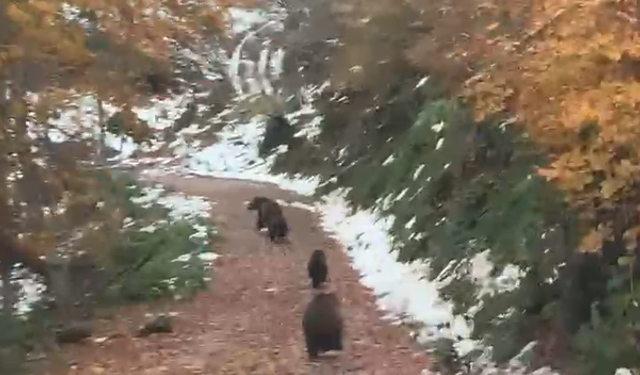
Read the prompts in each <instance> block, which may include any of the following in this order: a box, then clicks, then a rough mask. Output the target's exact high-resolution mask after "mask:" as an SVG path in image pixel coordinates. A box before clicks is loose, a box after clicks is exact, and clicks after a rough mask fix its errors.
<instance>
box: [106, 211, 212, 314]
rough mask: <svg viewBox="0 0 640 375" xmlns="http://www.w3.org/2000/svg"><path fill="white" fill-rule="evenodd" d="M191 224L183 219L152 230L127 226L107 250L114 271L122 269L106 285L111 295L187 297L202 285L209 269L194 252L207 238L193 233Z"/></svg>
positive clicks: (136, 299) (145, 298)
mask: <svg viewBox="0 0 640 375" xmlns="http://www.w3.org/2000/svg"><path fill="white" fill-rule="evenodd" d="M193 224H194V223H190V222H187V221H185V220H180V221H176V222H174V223H164V224H160V225H158V226H157V228H156V229H155V230H154V231H153V232H151V231H149V232H147V231H141V230H140V229H141V228H140V227H138V226H133V227H131V228H127V229H126V230H125V231H124V232H123V233H122V236H121V237H120V239H119V241H118V244H117V246H116V247H115V248H114V251H113V252H112V254H111V261H112V262H113V265H114V267H115V269H116V270H117V272H118V273H120V272H126V274H124V275H123V277H122V279H121V280H119V281H118V282H117V283H115V284H114V285H113V286H112V287H111V288H110V295H111V296H112V298H117V299H121V300H124V301H129V302H144V301H150V300H155V299H158V298H162V297H171V296H177V297H188V296H191V295H193V294H194V293H195V292H197V291H198V290H201V289H204V288H206V285H207V280H208V278H207V275H208V273H209V272H210V271H209V270H208V268H207V266H206V262H204V261H203V260H201V259H200V258H199V257H198V254H201V253H203V252H206V251H207V250H208V248H209V245H208V242H207V238H198V237H194V236H193V234H195V233H196V231H195V229H194V227H193ZM198 224H201V225H208V223H205V222H200V223H198ZM181 257H182V258H183V259H180V258H181Z"/></svg>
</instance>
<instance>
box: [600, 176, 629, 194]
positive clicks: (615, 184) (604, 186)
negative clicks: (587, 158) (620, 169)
mask: <svg viewBox="0 0 640 375" xmlns="http://www.w3.org/2000/svg"><path fill="white" fill-rule="evenodd" d="M624 185H625V181H624V180H621V179H614V178H610V179H607V180H604V181H603V182H602V183H601V184H600V193H601V194H602V197H603V198H605V199H609V198H611V197H612V196H614V195H615V194H616V193H617V192H618V191H619V190H620V189H622V188H623V187H624Z"/></svg>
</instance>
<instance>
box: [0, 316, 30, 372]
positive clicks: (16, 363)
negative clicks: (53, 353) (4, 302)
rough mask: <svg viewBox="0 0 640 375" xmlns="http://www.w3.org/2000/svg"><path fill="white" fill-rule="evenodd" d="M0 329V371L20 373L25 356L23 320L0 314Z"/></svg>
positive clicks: (25, 337) (25, 336)
mask: <svg viewBox="0 0 640 375" xmlns="http://www.w3.org/2000/svg"><path fill="white" fill-rule="evenodd" d="M0 331H1V332H2V334H0V373H2V374H7V375H10V374H18V373H21V372H22V371H23V370H24V364H25V361H26V357H27V350H26V347H25V344H26V342H27V330H26V327H25V324H24V321H23V320H22V319H20V318H18V317H16V316H11V315H6V314H0Z"/></svg>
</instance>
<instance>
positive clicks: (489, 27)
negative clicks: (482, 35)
mask: <svg viewBox="0 0 640 375" xmlns="http://www.w3.org/2000/svg"><path fill="white" fill-rule="evenodd" d="M498 26H500V23H499V22H494V23H492V24H491V25H489V26H487V30H488V31H491V30H495V29H496V28H497V27H498Z"/></svg>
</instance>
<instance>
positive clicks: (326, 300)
mask: <svg viewBox="0 0 640 375" xmlns="http://www.w3.org/2000/svg"><path fill="white" fill-rule="evenodd" d="M302 329H303V331H304V339H305V342H306V345H307V353H308V354H309V359H310V360H314V359H316V358H318V354H320V353H324V352H327V351H330V350H339V351H341V350H342V330H343V323H342V315H341V314H340V306H339V303H338V298H337V297H336V295H335V294H334V293H319V294H316V295H315V296H314V297H313V299H312V300H311V302H309V305H308V306H307V309H306V310H305V312H304V316H303V317H302Z"/></svg>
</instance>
